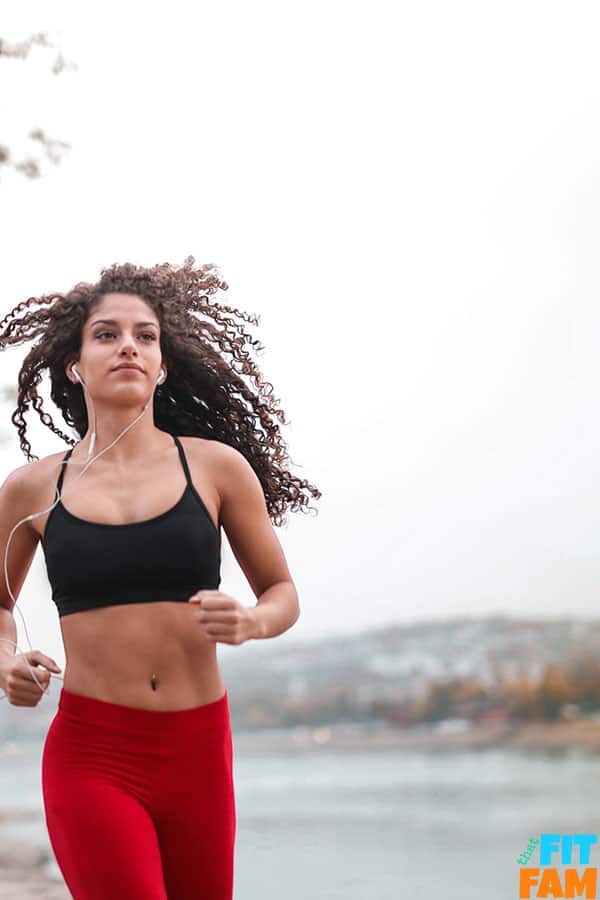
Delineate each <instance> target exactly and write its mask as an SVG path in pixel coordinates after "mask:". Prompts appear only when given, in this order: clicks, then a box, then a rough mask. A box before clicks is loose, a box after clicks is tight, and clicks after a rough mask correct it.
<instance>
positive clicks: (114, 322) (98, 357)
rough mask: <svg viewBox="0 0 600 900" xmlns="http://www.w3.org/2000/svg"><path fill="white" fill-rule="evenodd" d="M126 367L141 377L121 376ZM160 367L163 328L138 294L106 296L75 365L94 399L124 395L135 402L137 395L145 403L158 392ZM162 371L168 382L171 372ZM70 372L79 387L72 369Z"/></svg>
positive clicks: (88, 326)
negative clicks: (123, 365) (132, 365)
mask: <svg viewBox="0 0 600 900" xmlns="http://www.w3.org/2000/svg"><path fill="white" fill-rule="evenodd" d="M107 319H109V320H111V321H106V320H107ZM124 362H132V363H135V364H136V365H137V366H139V367H140V369H141V371H139V370H137V369H136V370H130V369H126V370H123V369H120V370H117V369H116V367H117V366H119V365H120V364H121V363H124ZM161 364H162V353H161V349H160V325H159V322H158V318H157V317H156V314H155V313H154V311H153V310H152V308H151V307H150V306H148V304H147V303H146V302H145V301H144V300H143V299H142V298H141V297H138V296H137V295H136V294H105V295H104V297H103V298H102V301H101V302H100V303H99V304H98V305H97V306H96V307H95V308H94V310H93V311H92V313H91V314H90V316H89V318H88V320H87V322H86V323H85V325H84V327H83V332H82V341H81V353H80V358H79V361H78V362H76V366H77V372H79V374H80V375H81V376H82V378H83V380H84V381H85V384H86V387H87V389H88V390H89V391H90V393H91V394H92V396H98V397H100V396H103V397H109V396H112V397H118V396H119V395H121V394H122V395H123V396H124V397H125V396H127V398H128V399H129V400H131V394H132V392H133V393H134V394H138V393H139V400H140V401H141V402H142V403H144V402H145V401H146V400H147V399H148V397H149V396H151V394H152V391H153V390H154V387H155V386H156V380H157V378H158V376H159V374H160V370H161ZM162 368H163V370H164V373H165V376H166V366H164V365H162ZM67 371H68V372H69V376H70V377H71V380H73V381H75V377H74V373H71V372H70V365H69V366H67ZM163 381H164V378H163ZM75 383H77V382H75ZM161 383H162V382H161ZM136 402H137V398H136Z"/></svg>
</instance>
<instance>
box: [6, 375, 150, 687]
mask: <svg viewBox="0 0 600 900" xmlns="http://www.w3.org/2000/svg"><path fill="white" fill-rule="evenodd" d="M71 371H72V372H73V374H74V375H75V378H76V379H77V381H79V382H80V383H81V384H82V385H83V387H84V388H85V389H86V390H87V388H86V385H85V381H84V380H83V378H82V377H81V375H80V374H79V372H78V371H77V367H76V366H75V364H73V365H72V366H71ZM165 378H166V372H165V370H164V369H163V368H162V366H161V369H160V374H159V376H158V378H157V379H156V384H160V383H161V382H163V381H164V380H165ZM153 393H154V389H153V390H152V394H153ZM151 399H152V395H151V396H150V397H149V399H148V400H147V401H146V402H145V403H144V408H143V409H142V411H141V413H140V414H139V415H137V416H136V417H135V419H134V420H133V421H132V422H130V423H129V425H126V426H125V428H124V429H123V431H121V433H120V434H118V435H117V436H116V438H115V439H114V440H113V441H111V443H110V444H108V446H107V447H105V448H104V449H103V450H101V451H100V452H99V453H97V454H96V456H94V457H92V453H93V451H94V444H95V443H96V410H95V408H94V403H93V401H92V399H91V397H90V402H91V404H92V415H93V425H92V432H91V437H90V444H89V447H88V453H87V460H86V461H85V462H78V463H75V462H73V460H72V459H67V460H65V459H63V460H61V462H60V463H59V465H71V466H73V465H79V466H83V469H82V470H81V472H80V473H79V475H78V476H77V478H76V479H75V481H73V482H72V483H71V484H70V485H69V486H68V487H67V488H66V491H69V490H72V489H73V487H74V485H75V484H76V483H77V482H78V481H79V479H80V478H81V477H82V475H84V474H85V472H86V471H87V469H88V468H89V467H90V466H91V464H92V463H93V462H95V461H96V460H97V459H98V458H99V457H100V456H103V454H104V453H106V452H107V451H108V450H110V448H111V447H114V445H115V444H116V443H117V441H118V440H119V439H120V438H122V437H123V435H124V434H125V433H126V432H127V431H129V429H130V428H132V427H133V426H134V425H135V423H136V422H137V421H139V419H141V417H142V416H143V415H144V413H145V412H146V410H147V409H149V408H150V401H151ZM63 493H64V492H61V493H59V491H58V489H57V491H56V499H55V501H54V503H53V504H52V506H50V507H48V509H43V510H41V511H40V512H37V513H32V514H31V515H29V516H25V518H24V519H20V520H19V521H18V522H17V523H16V525H13V528H12V530H11V532H10V534H9V535H8V540H7V542H6V548H5V551H4V579H5V581H6V587H7V590H8V593H9V594H10V597H11V600H12V601H13V609H16V610H17V612H18V613H19V615H20V616H21V619H22V620H23V625H24V627H25V635H26V637H27V642H28V644H29V648H30V650H33V647H32V645H31V640H30V639H29V632H28V631H27V624H26V622H25V617H24V616H23V613H22V612H21V610H20V609H19V608H18V604H17V600H16V598H15V596H14V594H13V592H12V590H11V588H10V583H9V580H8V548H9V547H10V542H11V539H12V536H13V534H14V533H15V531H16V529H17V528H18V527H19V525H22V524H23V522H30V521H31V520H32V519H35V518H37V516H42V515H44V513H49V512H50V511H51V510H52V509H54V507H55V506H56V504H57V503H58V502H59V501H60V500H61V499H62V494H63ZM0 641H3V642H6V643H7V644H13V645H14V646H15V648H16V650H17V652H21V649H20V647H19V646H18V644H17V643H16V642H15V641H11V640H10V639H9V638H0ZM25 662H26V664H27V667H28V669H29V671H30V672H31V675H32V678H33V680H34V681H35V683H36V684H37V686H38V687H39V688H40V690H41V691H42V693H47V691H48V690H49V688H50V684H49V683H48V687H46V688H44V687H43V685H42V684H40V682H39V680H38V677H37V675H36V673H35V670H34V669H33V668H32V667H31V665H30V664H29V662H28V661H27V660H25ZM50 677H51V678H58V679H59V681H64V678H62V677H61V676H60V675H51V676H50ZM6 696H7V694H6V692H5V693H4V694H3V695H2V696H1V697H0V700H4V698H5V697H6Z"/></svg>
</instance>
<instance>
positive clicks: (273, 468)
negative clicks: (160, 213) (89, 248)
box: [0, 256, 321, 525]
mask: <svg viewBox="0 0 600 900" xmlns="http://www.w3.org/2000/svg"><path fill="white" fill-rule="evenodd" d="M216 270H217V267H216V266H215V265H214V264H212V263H207V264H206V265H202V266H198V267H197V268H195V267H194V257H193V256H188V257H187V259H186V260H185V262H184V263H183V265H182V266H180V267H177V266H173V265H171V264H170V263H162V264H161V265H156V266H153V267H151V268H144V267H142V266H136V265H133V264H132V263H124V264H123V265H118V264H114V265H112V266H110V267H108V268H105V269H102V270H101V272H100V280H99V281H98V282H97V283H96V284H89V283H87V282H79V283H78V284H76V285H75V287H74V288H73V289H72V290H70V291H69V292H68V293H66V294H62V293H52V294H43V295H42V296H41V297H30V298H29V299H28V300H26V301H24V302H23V303H19V304H18V306H16V307H15V308H14V309H13V310H11V312H10V313H8V315H6V316H5V317H4V318H3V319H2V320H1V321H0V349H4V348H5V347H8V346H12V345H14V344H20V343H21V342H24V341H27V340H32V339H33V338H37V337H38V336H39V340H38V341H37V343H36V344H35V345H34V346H33V347H32V348H31V350H30V351H29V353H28V354H27V356H26V357H25V360H24V361H23V365H22V366H21V369H20V371H19V381H18V384H19V388H18V394H17V408H16V409H15V411H14V412H13V414H12V416H11V421H12V422H13V424H14V425H15V426H16V427H17V429H18V432H19V438H20V446H21V449H22V450H23V452H24V453H25V455H26V456H27V459H28V460H29V461H31V460H34V459H39V457H38V456H35V455H34V454H32V453H31V445H30V443H29V441H28V440H27V437H26V436H25V432H26V429H27V426H26V423H25V419H24V417H23V414H24V413H25V412H26V411H27V410H28V408H29V406H30V405H31V406H33V408H34V409H35V411H36V412H37V413H38V415H39V417H40V419H41V420H42V422H43V424H44V425H47V426H48V428H50V429H51V430H52V431H53V432H54V433H55V434H57V435H58V436H59V437H61V438H63V440H65V441H66V442H67V443H69V444H71V445H74V444H76V443H77V441H76V440H75V439H74V438H72V437H69V436H68V435H66V434H64V433H63V432H62V431H61V430H60V429H59V428H57V427H56V425H55V424H54V422H53V421H52V417H51V416H50V415H49V413H47V412H44V411H43V410H42V402H43V401H42V397H41V396H40V395H39V394H38V391H37V386H38V385H39V384H40V382H41V380H42V373H43V371H44V370H45V369H48V370H49V372H50V381H51V395H50V396H51V398H52V401H53V403H55V404H56V406H57V407H58V408H59V409H60V411H61V412H62V414H63V418H64V420H65V422H67V424H68V425H71V426H73V427H74V428H75V430H76V431H77V433H78V434H79V436H80V438H83V436H84V435H85V433H86V431H87V428H88V419H87V410H86V406H85V402H84V397H83V393H82V391H81V388H80V387H79V386H78V385H76V384H73V383H72V382H71V381H70V380H69V379H68V378H67V376H66V373H65V366H66V365H67V364H68V362H69V361H70V360H71V359H74V358H76V357H78V355H79V353H80V350H81V341H82V330H83V326H84V324H85V323H86V321H87V320H88V318H89V316H90V315H91V313H92V311H93V310H94V308H95V307H96V306H98V304H99V303H100V302H101V301H102V299H103V296H104V294H107V293H125V294H136V295H137V296H139V297H141V298H142V299H143V300H145V302H146V303H147V304H148V305H149V306H150V307H151V308H152V309H153V310H154V312H155V314H156V316H157V318H158V321H159V322H160V328H161V338H160V346H161V351H162V353H163V356H164V360H165V362H166V364H167V366H168V370H169V378H168V379H167V381H166V382H165V383H164V384H162V385H158V387H157V388H156V390H155V392H154V400H153V403H154V422H155V424H156V427H157V428H159V429H161V430H162V431H166V432H168V433H169V434H173V435H178V436H179V435H181V436H185V435H191V436H199V437H204V438H209V439H212V440H218V441H222V442H223V443H225V444H229V445H230V446H232V447H234V448H235V449H237V450H238V451H239V452H240V453H242V454H243V455H244V456H245V458H246V459H247V461H248V462H249V463H250V465H251V466H252V468H253V470H254V472H255V473H256V475H257V476H258V478H259V479H260V482H261V485H262V488H263V491H264V495H265V500H266V505H267V509H268V512H269V516H270V518H271V520H272V522H273V524H275V525H283V524H285V523H286V521H287V520H286V518H285V516H284V513H285V511H286V509H287V508H288V507H289V508H290V509H291V510H292V511H296V510H300V511H301V512H304V511H305V510H304V509H303V507H305V506H306V505H307V503H308V495H312V497H314V498H316V499H318V498H319V497H321V492H320V491H319V490H318V488H316V487H315V486H314V485H312V484H310V483H309V482H308V481H306V480H305V479H300V478H297V477H295V476H294V475H292V474H291V473H290V472H289V471H288V470H287V469H286V468H285V464H286V462H287V460H288V453H287V447H286V444H285V442H284V440H283V438H282V436H281V433H280V429H279V425H278V424H277V423H276V421H275V419H278V420H279V422H281V423H282V424H289V422H287V420H286V418H285V414H284V412H283V410H281V409H279V407H278V406H277V403H278V400H277V399H276V398H275V397H274V396H273V385H272V384H271V383H270V382H264V381H263V380H262V378H261V374H260V371H259V369H258V368H257V366H256V365H255V364H254V362H253V361H252V359H251V358H250V354H249V352H248V345H249V344H250V345H252V346H253V347H254V348H255V349H256V350H257V351H259V350H264V347H263V346H262V345H261V344H260V342H259V341H257V340H255V339H254V338H252V337H251V336H250V335H249V334H248V333H247V332H246V331H245V330H244V327H243V325H242V324H241V323H240V322H237V321H236V318H237V319H243V320H244V321H246V322H251V323H252V324H254V325H257V324H258V323H259V321H260V318H259V317H258V318H257V317H256V316H253V315H250V314H248V313H245V312H241V311H240V310H237V309H232V308H231V307H230V306H224V305H223V304H220V303H217V302H216V301H214V300H211V299H210V295H211V294H213V293H215V291H217V290H219V289H220V290H222V291H225V290H227V289H228V285H227V283H226V282H225V281H223V280H221V279H220V278H219V277H218V274H217V271H216ZM40 304H44V305H45V306H47V307H48V308H47V309H31V307H33V306H35V305H40ZM23 310H26V312H23V314H22V315H21V316H20V317H19V318H17V315H18V314H19V313H21V312H22V311H23ZM196 314H199V315H196ZM226 355H229V356H230V357H231V360H228V359H226ZM241 375H247V376H248V377H249V379H251V380H252V381H253V382H254V384H255V386H256V389H255V390H253V388H252V387H251V386H249V385H248V384H247V383H246V382H245V381H244V379H243V378H242V377H241ZM309 509H312V507H309Z"/></svg>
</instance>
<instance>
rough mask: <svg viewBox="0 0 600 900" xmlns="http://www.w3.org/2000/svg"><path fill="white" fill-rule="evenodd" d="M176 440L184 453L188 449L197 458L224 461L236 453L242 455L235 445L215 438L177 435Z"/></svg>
mask: <svg viewBox="0 0 600 900" xmlns="http://www.w3.org/2000/svg"><path fill="white" fill-rule="evenodd" d="M178 440H179V441H181V444H182V445H183V449H184V450H185V451H186V453H187V452H188V450H189V452H190V453H192V454H194V455H195V456H196V457H198V458H199V459H202V458H204V459H205V460H207V461H215V462H225V461H226V460H228V459H233V458H234V457H235V456H236V455H237V456H242V454H241V453H240V451H239V450H236V449H235V447H232V446H231V445H230V444H224V443H223V441H219V440H218V439H217V438H204V437H195V436H194V437H191V436H179V437H178Z"/></svg>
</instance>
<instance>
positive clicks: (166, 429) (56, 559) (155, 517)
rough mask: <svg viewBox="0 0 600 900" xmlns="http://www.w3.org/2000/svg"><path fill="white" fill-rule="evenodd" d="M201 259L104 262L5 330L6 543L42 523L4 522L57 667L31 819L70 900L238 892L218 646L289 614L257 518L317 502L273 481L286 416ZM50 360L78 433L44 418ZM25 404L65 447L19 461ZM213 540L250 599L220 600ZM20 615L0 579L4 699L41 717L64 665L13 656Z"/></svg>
mask: <svg viewBox="0 0 600 900" xmlns="http://www.w3.org/2000/svg"><path fill="white" fill-rule="evenodd" d="M214 268H215V267H214V266H212V265H206V266H201V267H199V268H198V269H195V268H194V259H193V257H188V259H187V260H186V261H185V263H184V265H183V266H182V267H181V268H179V269H177V268H176V267H172V266H170V265H168V264H163V265H158V266H155V267H153V268H150V269H144V268H142V267H137V266H133V265H131V264H125V265H122V266H117V265H115V266H112V267H111V268H109V269H104V270H102V272H101V278H100V280H99V282H98V283H97V284H94V285H91V284H87V283H80V284H78V285H76V286H75V288H74V289H73V290H71V291H70V292H68V293H67V294H65V295H63V294H60V293H57V294H51V295H45V296H42V297H40V298H39V299H38V298H31V299H29V300H28V301H27V302H26V303H23V304H20V305H19V306H18V307H16V308H15V310H13V311H12V312H11V313H10V314H9V315H8V316H6V317H5V319H4V320H2V322H0V345H1V346H2V347H7V346H11V345H14V344H17V343H20V342H22V341H25V340H27V339H30V338H34V337H35V338H38V340H37V343H36V344H35V346H34V347H33V348H32V349H31V351H30V352H29V354H28V356H27V357H26V359H25V361H24V363H23V366H22V369H21V372H20V373H19V393H18V408H17V410H15V412H14V413H13V416H12V421H13V423H14V424H15V425H16V426H17V428H18V430H19V435H20V442H21V448H22V449H23V451H24V452H25V454H26V455H27V457H28V459H29V460H30V462H29V464H27V465H25V466H22V467H20V468H18V469H16V470H15V471H14V472H12V473H11V474H10V475H9V477H8V478H7V479H6V481H5V483H4V485H3V486H2V489H1V490H0V549H1V550H2V551H3V550H4V548H5V546H6V541H7V539H8V535H9V533H10V532H11V529H12V528H13V526H14V525H15V523H16V522H18V520H19V519H23V518H24V517H27V514H28V513H29V514H31V513H32V512H33V511H35V512H36V513H37V511H38V510H46V512H45V513H39V514H37V515H36V516H35V517H32V518H31V519H30V520H29V521H27V524H26V525H23V526H21V528H19V529H17V530H16V531H15V534H14V539H13V540H12V543H11V544H10V547H9V558H8V563H7V569H8V576H9V585H10V586H11V587H12V588H13V591H14V590H15V588H16V594H13V597H14V598H15V600H16V596H17V595H18V592H19V591H20V589H21V586H22V584H23V581H24V579H25V576H26V574H27V571H28V569H29V566H30V564H31V560H32V558H33V554H34V552H35V549H36V546H37V542H38V541H40V540H41V541H42V546H43V550H44V555H45V560H46V565H47V571H48V577H49V580H50V583H51V585H52V597H53V600H54V602H55V603H56V605H57V609H58V614H59V617H60V626H61V631H62V636H63V641H64V647H65V655H66V660H67V665H66V669H65V674H64V684H63V687H62V689H61V692H60V697H59V704H58V710H57V712H56V715H55V717H54V719H53V720H52V722H51V725H50V728H49V730H48V733H47V736H46V740H45V743H44V749H43V756H42V787H43V797H44V809H45V815H46V823H47V827H48V833H49V836H50V841H51V844H52V847H53V850H54V853H55V856H56V859H57V863H58V865H59V867H60V869H61V871H62V873H63V876H64V879H65V881H66V884H67V886H68V887H69V889H70V891H71V893H72V895H73V897H74V898H75V900H95V898H98V900H100V898H102V900H108V898H110V900H120V898H123V900H124V898H128V900H129V898H136V900H137V898H140V900H141V898H143V900H166V898H168V900H192V898H194V900H196V898H200V897H202V898H203V900H231V897H232V894H233V857H234V839H235V825H236V820H235V799H234V789H233V771H232V751H233V746H232V737H231V729H230V718H229V705H228V695H227V691H226V689H225V685H224V683H223V679H222V677H221V673H220V671H219V666H218V662H217V654H216V644H217V642H219V641H220V642H222V643H226V644H236V645H237V644H242V643H244V642H245V641H247V640H251V639H258V638H269V637H274V636H276V635H278V634H281V633H282V632H284V631H286V630H287V629H289V628H290V627H291V626H292V625H293V624H294V623H295V622H296V620H297V618H298V615H299V605H298V597H297V593H296V589H295V586H294V583H293V581H292V578H291V576H290V572H289V569H288V566H287V563H286V560H285V557H284V554H283V551H282V548H281V545H280V543H279V541H278V539H277V537H276V535H275V532H274V530H273V526H272V524H271V520H272V521H273V523H274V524H278V525H279V524H282V523H283V522H284V521H285V520H284V518H283V513H284V512H285V509H286V508H287V507H290V508H291V509H292V510H295V509H301V508H302V507H303V506H305V505H306V504H307V501H308V496H307V494H310V495H312V496H313V497H316V498H318V497H320V496H321V494H320V492H319V491H318V490H317V488H315V487H314V486H313V485H311V484H309V483H308V482H307V481H305V480H300V479H298V478H296V477H295V476H293V475H291V474H290V473H289V472H288V471H287V470H286V469H285V468H284V463H285V460H286V452H285V445H284V443H283V441H282V438H281V435H280V433H279V427H278V425H277V424H276V423H275V421H274V419H275V418H278V419H279V420H280V421H281V422H285V418H284V416H283V413H282V411H281V410H280V409H278V408H277V407H276V406H275V402H276V401H275V400H274V399H273V397H272V394H271V392H270V391H269V390H266V389H265V388H266V385H265V383H263V381H262V380H261V378H260V373H259V371H258V369H257V368H256V367H255V366H254V364H253V363H252V361H251V360H250V358H249V355H248V352H247V350H246V342H247V339H248V336H247V334H246V333H245V331H244V329H243V326H241V325H239V324H237V323H236V322H235V320H234V316H236V317H239V318H242V319H245V320H246V321H254V322H255V323H256V320H255V319H253V317H249V316H248V315H247V314H245V313H242V312H239V311H238V310H235V309H231V308H230V307H228V306H223V305H220V304H218V303H216V302H214V301H211V300H210V298H209V295H210V294H212V293H214V292H215V291H216V290H217V289H219V288H220V289H223V290H224V289H227V285H226V284H225V282H223V281H220V280H219V279H218V277H217V276H216V275H215V274H214V273H213V271H212V270H213V269H214ZM34 304H44V305H45V306H46V308H43V309H30V307H32V306H33V305H34ZM19 313H21V317H20V318H15V316H16V315H17V314H19ZM196 314H199V315H196ZM249 342H250V343H251V344H253V345H255V346H258V347H260V345H259V344H258V342H256V341H254V340H250V341H249ZM226 354H230V355H231V356H232V357H233V362H231V363H230V362H228V361H227V360H226ZM235 363H237V368H236V365H235ZM44 369H48V370H49V372H50V378H51V385H52V390H51V397H52V400H53V402H54V403H55V404H56V405H57V407H58V408H59V409H60V410H61V412H62V414H63V416H64V419H65V421H66V422H67V423H68V424H69V425H73V426H74V428H75V430H76V432H77V433H78V434H79V436H80V440H79V441H77V442H76V441H74V440H73V439H71V438H69V437H68V435H65V434H63V432H62V431H60V430H59V429H58V428H57V427H56V426H55V425H54V423H53V421H52V419H51V417H50V416H49V415H48V414H47V413H45V412H41V407H42V402H41V398H40V396H39V395H38V393H37V389H36V386H37V384H39V382H40V379H41V374H40V373H41V372H42V370H44ZM238 372H241V373H243V374H245V375H248V376H249V377H250V379H253V380H254V382H255V383H256V385H257V387H258V391H257V392H255V391H254V390H252V388H251V387H250V386H249V385H248V384H247V383H246V381H245V380H244V379H243V378H242V377H241V375H240V374H238ZM267 384H268V383H267ZM270 387H271V385H269V388H270ZM150 401H152V408H153V419H152V418H151V414H150V412H147V413H145V414H144V411H145V410H144V407H145V405H148V404H150ZM30 404H32V405H33V407H34V408H35V409H36V411H37V412H38V413H39V414H40V417H41V419H42V422H43V423H44V424H45V425H48V426H49V427H50V428H51V429H52V431H54V433H55V434H57V435H59V436H60V437H62V438H63V439H64V440H65V441H67V442H68V443H70V444H72V445H73V446H72V447H71V449H70V450H69V451H68V452H67V453H66V454H64V455H63V453H54V454H51V455H50V456H47V457H44V458H43V459H39V458H38V457H35V456H33V455H32V454H31V452H30V451H31V446H30V444H29V442H28V441H27V439H26V437H25V430H26V427H25V423H24V419H23V413H24V412H25V411H26V410H27V408H28V407H29V405H30ZM148 408H149V407H148ZM90 422H91V423H92V426H91V428H90V424H89V423H90ZM94 441H95V443H94ZM99 454H100V455H99ZM89 459H92V460H94V461H93V462H92V464H91V465H90V466H89V470H88V469H87V468H86V469H85V472H84V469H83V466H85V464H86V463H87V462H88V460H89ZM31 460H33V461H31ZM71 465H75V469H74V470H73V471H71V468H70V466H71ZM82 473H84V474H83V477H82V479H81V481H80V483H78V484H76V483H75V482H77V481H79V478H80V477H81V475H82ZM59 496H60V498H61V499H60V501H58V502H56V501H57V498H58V497H59ZM63 496H64V497H65V498H66V504H65V503H63V502H62V497H63ZM53 501H54V504H53ZM48 510H49V512H48ZM221 528H223V529H224V530H225V532H226V533H227V537H228V540H229V543H230V545H231V548H232V550H233V552H234V554H235V557H236V559H237V560H238V562H239V564H240V566H241V568H242V570H243V571H244V574H245V575H246V578H247V579H248V583H249V585H250V587H251V588H252V590H253V592H254V594H255V596H256V597H257V601H258V602H257V604H256V606H252V607H246V606H243V605H241V604H240V603H238V602H237V601H236V600H235V599H234V598H233V597H231V596H229V595H227V594H225V593H223V592H221V591H219V589H218V588H219V584H220V574H219V569H220V562H221V552H220V548H221V540H220V535H221V532H220V529H221ZM12 608H13V601H12V600H11V597H10V593H9V590H8V588H7V585H6V581H5V579H4V576H3V577H2V590H1V593H0V612H1V617H0V628H1V630H0V637H2V638H3V639H4V640H3V641H2V642H0V687H2V689H3V690H4V691H5V692H6V696H7V697H8V700H9V702H10V703H12V704H14V705H15V706H34V705H36V704H37V703H38V702H39V700H40V697H41V694H42V692H43V691H44V690H46V689H47V687H48V684H49V680H50V678H51V677H53V676H52V675H51V673H52V672H54V673H56V672H59V671H60V669H59V668H58V666H57V665H56V663H55V661H54V660H53V659H51V658H50V657H48V656H46V655H45V654H43V653H41V652H40V651H38V650H33V651H29V652H28V653H24V654H23V653H22V654H19V653H16V652H15V646H11V643H10V642H11V641H13V642H15V641H16V627H15V622H14V618H13V616H12ZM29 664H31V665H35V666H36V669H35V672H36V673H37V677H34V672H33V670H32V669H31V666H30V665H29ZM54 677H56V675H54Z"/></svg>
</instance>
